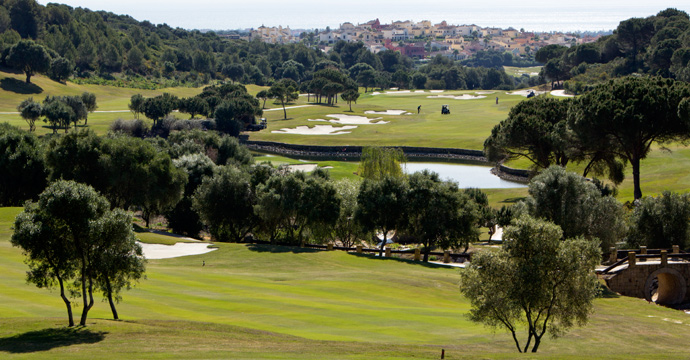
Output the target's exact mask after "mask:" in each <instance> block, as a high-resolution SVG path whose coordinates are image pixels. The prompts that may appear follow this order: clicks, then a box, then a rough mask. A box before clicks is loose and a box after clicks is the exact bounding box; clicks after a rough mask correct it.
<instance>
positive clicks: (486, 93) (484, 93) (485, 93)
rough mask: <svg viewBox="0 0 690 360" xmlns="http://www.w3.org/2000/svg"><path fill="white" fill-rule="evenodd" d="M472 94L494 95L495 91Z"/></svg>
mask: <svg viewBox="0 0 690 360" xmlns="http://www.w3.org/2000/svg"><path fill="white" fill-rule="evenodd" d="M474 93H475V94H477V95H489V94H493V93H495V91H475V92H474Z"/></svg>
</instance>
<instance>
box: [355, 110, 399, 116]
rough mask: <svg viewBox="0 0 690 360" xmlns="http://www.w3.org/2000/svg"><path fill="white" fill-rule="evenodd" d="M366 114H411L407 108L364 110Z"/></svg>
mask: <svg viewBox="0 0 690 360" xmlns="http://www.w3.org/2000/svg"><path fill="white" fill-rule="evenodd" d="M364 113H365V114H371V115H410V113H408V112H407V111H405V110H386V111H374V110H367V111H365V112H364Z"/></svg>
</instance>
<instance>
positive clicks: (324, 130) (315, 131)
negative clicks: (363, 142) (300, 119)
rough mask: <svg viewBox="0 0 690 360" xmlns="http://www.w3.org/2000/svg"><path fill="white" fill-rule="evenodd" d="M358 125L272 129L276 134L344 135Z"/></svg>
mask: <svg viewBox="0 0 690 360" xmlns="http://www.w3.org/2000/svg"><path fill="white" fill-rule="evenodd" d="M356 128H357V127H356V126H341V127H333V125H316V126H314V127H312V128H310V127H309V126H298V127H296V128H294V129H288V128H284V129H280V130H273V131H271V132H272V133H274V134H294V135H343V134H349V133H351V131H346V130H352V129H356Z"/></svg>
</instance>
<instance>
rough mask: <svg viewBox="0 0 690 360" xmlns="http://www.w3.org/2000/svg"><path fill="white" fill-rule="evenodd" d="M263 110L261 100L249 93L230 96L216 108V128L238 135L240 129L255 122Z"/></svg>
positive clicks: (231, 134)
mask: <svg viewBox="0 0 690 360" xmlns="http://www.w3.org/2000/svg"><path fill="white" fill-rule="evenodd" d="M262 112H263V111H262V110H261V108H260V107H259V100H257V99H256V98H255V97H253V96H251V95H249V94H241V95H237V96H232V97H229V98H228V100H224V101H223V102H222V103H221V104H220V105H219V106H218V107H216V109H215V112H214V116H215V119H216V128H217V129H218V131H220V132H224V133H226V134H229V135H230V136H235V137H237V136H239V134H240V131H243V130H244V129H245V128H246V127H247V125H249V124H253V123H254V122H255V121H256V116H257V115H261V114H262Z"/></svg>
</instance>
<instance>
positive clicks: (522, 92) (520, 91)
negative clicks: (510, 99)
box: [506, 90, 546, 97]
mask: <svg viewBox="0 0 690 360" xmlns="http://www.w3.org/2000/svg"><path fill="white" fill-rule="evenodd" d="M531 92H534V95H541V94H545V93H546V91H533V90H519V91H513V92H509V93H506V94H508V95H520V96H524V97H527V95H529V94H530V93H531Z"/></svg>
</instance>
